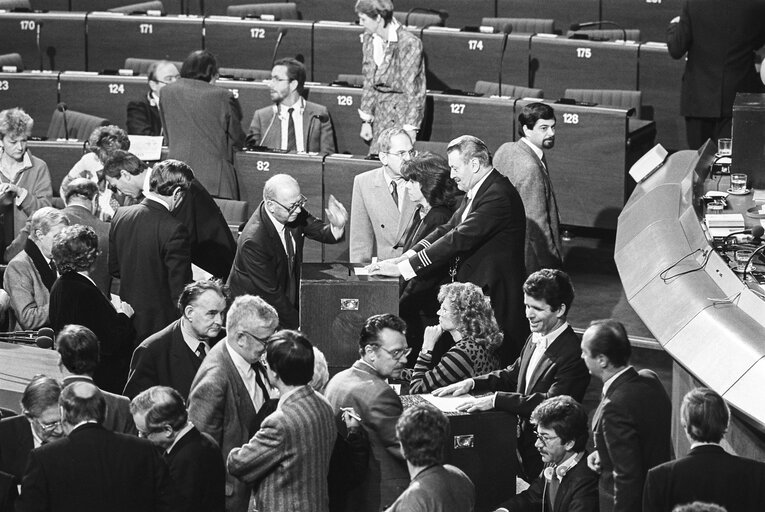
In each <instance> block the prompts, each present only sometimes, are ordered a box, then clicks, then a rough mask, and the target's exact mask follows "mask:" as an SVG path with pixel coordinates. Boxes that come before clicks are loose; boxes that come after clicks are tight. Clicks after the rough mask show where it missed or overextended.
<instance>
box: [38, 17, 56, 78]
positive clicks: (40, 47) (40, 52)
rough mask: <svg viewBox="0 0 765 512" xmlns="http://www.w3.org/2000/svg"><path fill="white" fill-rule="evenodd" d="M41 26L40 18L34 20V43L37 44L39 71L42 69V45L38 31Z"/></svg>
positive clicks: (39, 31)
mask: <svg viewBox="0 0 765 512" xmlns="http://www.w3.org/2000/svg"><path fill="white" fill-rule="evenodd" d="M42 26H43V22H42V21H40V20H36V27H35V44H37V56H38V57H39V60H40V71H42V70H43V51H42V45H41V44H40V33H41V31H42ZM51 69H53V68H51Z"/></svg>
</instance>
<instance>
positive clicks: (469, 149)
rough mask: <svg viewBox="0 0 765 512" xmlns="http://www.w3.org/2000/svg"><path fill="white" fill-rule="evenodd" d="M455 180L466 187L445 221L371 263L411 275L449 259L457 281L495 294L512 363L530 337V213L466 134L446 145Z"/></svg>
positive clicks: (504, 353) (379, 269)
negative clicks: (526, 290) (526, 313)
mask: <svg viewBox="0 0 765 512" xmlns="http://www.w3.org/2000/svg"><path fill="white" fill-rule="evenodd" d="M447 153H448V157H449V167H450V168H451V170H452V174H451V176H452V179H454V181H455V182H456V183H457V187H459V189H460V190H463V191H464V192H466V194H465V198H464V199H463V200H462V204H461V205H460V207H459V208H458V209H457V211H456V212H454V215H453V216H452V218H451V219H450V220H449V222H448V223H447V224H444V225H443V226H440V227H438V228H436V229H435V230H434V231H433V232H432V233H431V234H430V235H428V236H426V237H425V238H424V239H422V240H421V241H420V242H418V243H417V244H415V246H414V247H412V248H411V249H410V250H408V251H407V252H406V253H404V254H403V255H402V256H400V257H399V258H396V259H394V260H386V261H383V262H380V263H378V264H375V265H371V266H370V271H371V272H372V273H373V274H382V275H388V276H400V275H402V276H404V279H407V280H409V279H411V278H413V277H414V276H416V275H419V274H421V273H422V272H423V271H425V270H426V269H427V268H428V267H430V266H433V265H439V264H446V263H448V264H449V265H450V267H451V274H452V276H453V279H454V280H456V281H462V282H470V283H474V284H476V285H478V286H480V287H481V288H482V289H483V291H484V293H485V294H486V295H487V296H489V297H491V304H492V306H493V308H494V315H495V316H496V318H497V323H499V326H500V328H501V329H502V331H503V332H504V333H505V341H504V343H503V344H502V346H501V347H500V349H499V351H500V357H501V358H502V360H503V362H505V363H509V362H510V361H512V360H513V359H515V358H516V357H518V354H519V353H520V350H521V347H523V343H524V340H525V339H526V337H527V336H528V325H527V322H526V320H525V319H524V318H523V300H522V296H521V295H522V294H521V285H522V283H523V279H524V278H525V276H526V267H525V265H524V238H525V233H526V214H525V213H524V209H523V202H522V201H521V197H520V196H519V195H518V191H517V190H516V189H515V187H514V186H513V184H512V183H510V181H509V180H508V179H507V178H505V177H504V176H502V175H501V174H500V173H499V172H498V171H497V170H496V169H494V168H493V167H492V160H491V154H490V152H489V149H488V148H487V147H486V144H484V143H483V141H481V140H479V139H477V138H476V137H473V136H471V135H463V136H461V137H458V138H456V139H454V140H453V141H451V142H450V143H449V146H448V147H447Z"/></svg>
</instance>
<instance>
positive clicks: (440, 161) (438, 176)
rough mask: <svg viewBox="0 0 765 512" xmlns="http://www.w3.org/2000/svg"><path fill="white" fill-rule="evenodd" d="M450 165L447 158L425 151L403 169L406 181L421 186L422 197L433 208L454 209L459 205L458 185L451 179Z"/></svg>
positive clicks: (405, 164)
mask: <svg viewBox="0 0 765 512" xmlns="http://www.w3.org/2000/svg"><path fill="white" fill-rule="evenodd" d="M450 172H451V171H450V170H449V163H448V162H447V161H446V158H444V157H442V156H441V155H436V154H435V153H430V152H428V151H425V152H423V153H418V154H417V156H415V157H413V158H412V159H411V160H409V161H408V162H404V165H403V166H402V168H401V176H402V177H403V178H404V179H405V180H409V181H416V182H417V183H419V184H420V188H421V190H422V195H423V196H425V199H426V200H427V201H428V204H429V205H430V206H431V207H433V206H447V207H449V208H450V209H452V210H453V209H454V206H455V204H456V203H457V198H456V195H457V185H455V183H454V181H452V179H451V178H450V177H449V174H450Z"/></svg>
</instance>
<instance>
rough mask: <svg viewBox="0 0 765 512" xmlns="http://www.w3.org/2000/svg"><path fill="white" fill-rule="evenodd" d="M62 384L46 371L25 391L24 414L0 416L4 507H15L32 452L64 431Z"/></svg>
mask: <svg viewBox="0 0 765 512" xmlns="http://www.w3.org/2000/svg"><path fill="white" fill-rule="evenodd" d="M60 394H61V385H60V384H59V383H58V381H56V379H52V378H51V377H46V376H44V375H39V376H37V377H35V378H33V379H32V380H31V381H30V383H29V384H27V387H26V388H24V393H23V394H22V395H21V415H20V416H12V417H10V418H5V419H3V420H0V510H9V511H12V510H14V508H13V507H14V504H15V503H16V498H18V495H19V492H18V491H19V488H20V487H21V478H22V477H23V476H24V469H26V467H27V459H28V457H29V452H31V451H32V449H34V448H37V447H39V446H41V445H43V444H46V443H48V442H50V441H55V440H56V439H60V438H61V437H62V436H63V435H64V431H63V429H62V428H61V411H60V410H59V408H58V397H59V395H60Z"/></svg>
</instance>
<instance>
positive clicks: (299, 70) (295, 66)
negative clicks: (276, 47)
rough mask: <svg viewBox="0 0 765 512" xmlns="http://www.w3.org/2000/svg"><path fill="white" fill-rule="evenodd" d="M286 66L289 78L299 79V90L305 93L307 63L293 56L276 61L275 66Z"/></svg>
mask: <svg viewBox="0 0 765 512" xmlns="http://www.w3.org/2000/svg"><path fill="white" fill-rule="evenodd" d="M276 66H284V67H286V68H287V78H289V79H290V81H292V80H297V83H298V86H297V90H298V92H299V93H300V94H302V93H303V88H304V87H305V64H303V63H302V62H300V61H299V60H297V59H293V58H292V57H285V58H283V59H279V60H277V61H276V62H274V67H276Z"/></svg>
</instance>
